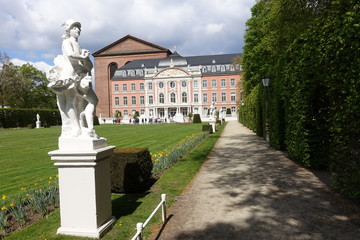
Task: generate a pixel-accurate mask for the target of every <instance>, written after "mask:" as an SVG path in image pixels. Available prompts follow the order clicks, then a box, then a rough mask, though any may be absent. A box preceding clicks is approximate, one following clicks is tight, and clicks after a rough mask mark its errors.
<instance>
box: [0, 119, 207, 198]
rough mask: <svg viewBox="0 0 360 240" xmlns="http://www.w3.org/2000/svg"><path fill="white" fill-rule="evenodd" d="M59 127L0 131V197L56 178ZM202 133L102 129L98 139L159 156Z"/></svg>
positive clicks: (192, 129) (169, 128)
mask: <svg viewBox="0 0 360 240" xmlns="http://www.w3.org/2000/svg"><path fill="white" fill-rule="evenodd" d="M60 130H61V129H60V127H51V128H41V129H20V130H0V166H1V168H0V195H7V196H10V197H12V196H15V195H16V194H17V193H18V192H20V188H22V187H29V186H32V185H34V184H35V183H38V184H42V183H45V182H46V181H47V179H48V178H49V177H50V176H55V175H56V174H57V168H56V167H55V166H53V162H52V161H51V160H50V156H49V155H48V152H49V151H52V150H56V149H57V148H58V147H57V140H58V137H59V135H60ZM200 131H201V124H192V125H179V124H152V125H100V126H96V132H97V134H98V135H99V136H102V137H105V138H107V139H108V144H109V145H114V146H116V147H117V148H129V147H147V148H149V150H150V151H151V152H154V153H155V152H158V151H161V150H164V149H166V148H168V147H170V146H173V145H175V144H176V143H177V142H179V141H180V140H181V139H183V138H185V137H186V136H189V135H191V134H193V133H196V132H200Z"/></svg>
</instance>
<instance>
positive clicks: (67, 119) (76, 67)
mask: <svg viewBox="0 0 360 240" xmlns="http://www.w3.org/2000/svg"><path fill="white" fill-rule="evenodd" d="M62 27H64V28H65V33H64V34H63V36H62V38H63V42H62V53H63V55H59V56H57V57H56V58H55V59H54V63H55V66H54V67H53V68H52V69H51V70H50V76H49V78H48V79H49V81H50V83H49V84H48V87H49V88H50V89H51V90H52V91H54V92H55V93H56V95H57V105H58V107H59V110H60V113H61V120H62V132H61V137H91V138H97V135H96V134H95V130H94V125H93V115H94V111H95V107H96V105H97V103H98V98H97V96H96V94H95V92H94V90H93V89H92V86H91V82H92V77H91V70H92V68H93V65H92V62H91V61H90V59H89V56H90V52H89V51H88V50H85V49H82V48H81V47H80V44H79V42H78V38H79V36H80V32H81V24H80V23H79V22H76V21H74V20H68V21H66V22H65V23H63V24H62Z"/></svg>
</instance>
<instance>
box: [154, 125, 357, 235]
mask: <svg viewBox="0 0 360 240" xmlns="http://www.w3.org/2000/svg"><path fill="white" fill-rule="evenodd" d="M169 214H170V217H169V219H168V222H167V224H166V225H165V226H164V228H163V231H162V232H160V233H159V234H158V235H157V236H156V237H155V239H158V240H192V239H194V240H195V239H196V240H201V239H206V240H212V239H216V240H226V239H232V240H234V239H276V240H279V239H321V240H322V239H324V240H325V239H326V240H328V239H354V240H355V239H360V210H359V207H358V206H357V205H356V204H353V203H351V202H350V201H348V200H346V199H344V198H342V197H341V196H339V195H338V194H336V193H335V192H333V191H332V190H331V189H330V188H328V187H327V186H326V185H325V184H324V183H323V182H321V181H320V180H319V179H318V178H317V177H316V176H315V175H314V174H313V173H312V172H311V171H309V170H307V169H304V168H302V167H300V166H299V165H298V164H296V163H294V162H292V161H291V160H289V159H288V158H287V157H286V156H285V155H284V154H283V153H282V152H281V151H277V150H274V149H271V148H269V147H268V145H267V143H266V142H265V140H263V139H262V138H260V137H258V136H256V135H255V134H254V133H253V132H251V131H250V130H249V129H247V128H245V127H243V126H242V125H241V124H239V123H237V122H235V121H234V122H228V123H227V125H226V127H225V129H224V130H223V133H222V135H221V137H220V138H219V140H218V142H217V143H216V145H215V147H214V149H213V151H212V153H211V154H210V156H209V157H208V160H207V161H206V162H205V163H204V165H203V166H202V168H201V170H200V171H199V173H198V174H197V176H196V177H195V178H194V180H193V182H192V183H191V185H190V186H189V187H188V189H187V190H186V191H185V192H184V193H183V194H182V195H181V196H179V197H178V198H177V201H176V202H175V204H174V205H173V206H172V207H171V208H170V209H169Z"/></svg>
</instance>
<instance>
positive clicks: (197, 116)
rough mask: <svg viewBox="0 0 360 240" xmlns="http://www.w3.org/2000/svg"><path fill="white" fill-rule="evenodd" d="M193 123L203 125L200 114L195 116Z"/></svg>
mask: <svg viewBox="0 0 360 240" xmlns="http://www.w3.org/2000/svg"><path fill="white" fill-rule="evenodd" d="M193 123H201V117H200V114H194V118H193Z"/></svg>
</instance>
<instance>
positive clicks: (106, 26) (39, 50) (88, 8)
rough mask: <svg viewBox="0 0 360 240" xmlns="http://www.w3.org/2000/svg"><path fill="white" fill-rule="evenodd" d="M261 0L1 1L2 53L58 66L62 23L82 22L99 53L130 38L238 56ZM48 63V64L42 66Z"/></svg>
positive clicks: (88, 45)
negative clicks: (121, 40)
mask: <svg viewBox="0 0 360 240" xmlns="http://www.w3.org/2000/svg"><path fill="white" fill-rule="evenodd" d="M255 2H256V0H181V1H179V0H71V1H70V0H62V1H50V0H12V1H9V0H0V21H1V24H0V32H1V33H2V34H1V35H2V36H1V38H0V52H5V53H6V54H7V55H8V56H9V57H10V58H11V59H15V58H16V60H14V61H18V62H21V61H30V62H32V63H38V64H39V62H40V65H41V64H43V65H46V64H47V65H53V59H54V58H55V57H56V56H57V55H59V54H61V41H62V39H61V36H62V34H63V32H64V29H63V28H62V27H61V24H62V23H63V22H65V21H66V20H68V19H74V20H76V21H79V22H81V24H82V32H81V36H80V38H79V42H80V45H81V46H82V48H85V49H88V50H90V52H95V51H97V50H99V49H101V48H103V47H104V46H107V45H108V44H110V43H112V42H114V41H116V40H118V39H120V38H122V37H123V36H125V35H127V34H131V35H133V36H135V37H138V38H141V39H144V40H146V41H150V42H153V43H155V44H157V45H160V46H162V47H166V48H169V49H170V50H173V47H174V46H176V48H177V51H178V52H179V53H180V54H181V55H184V56H191V55H206V54H221V53H237V52H242V47H243V45H244V39H243V38H244V31H245V22H246V21H247V19H248V18H250V16H251V12H250V8H251V7H252V6H253V5H254V4H255ZM41 62H44V63H46V64H44V63H41Z"/></svg>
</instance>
